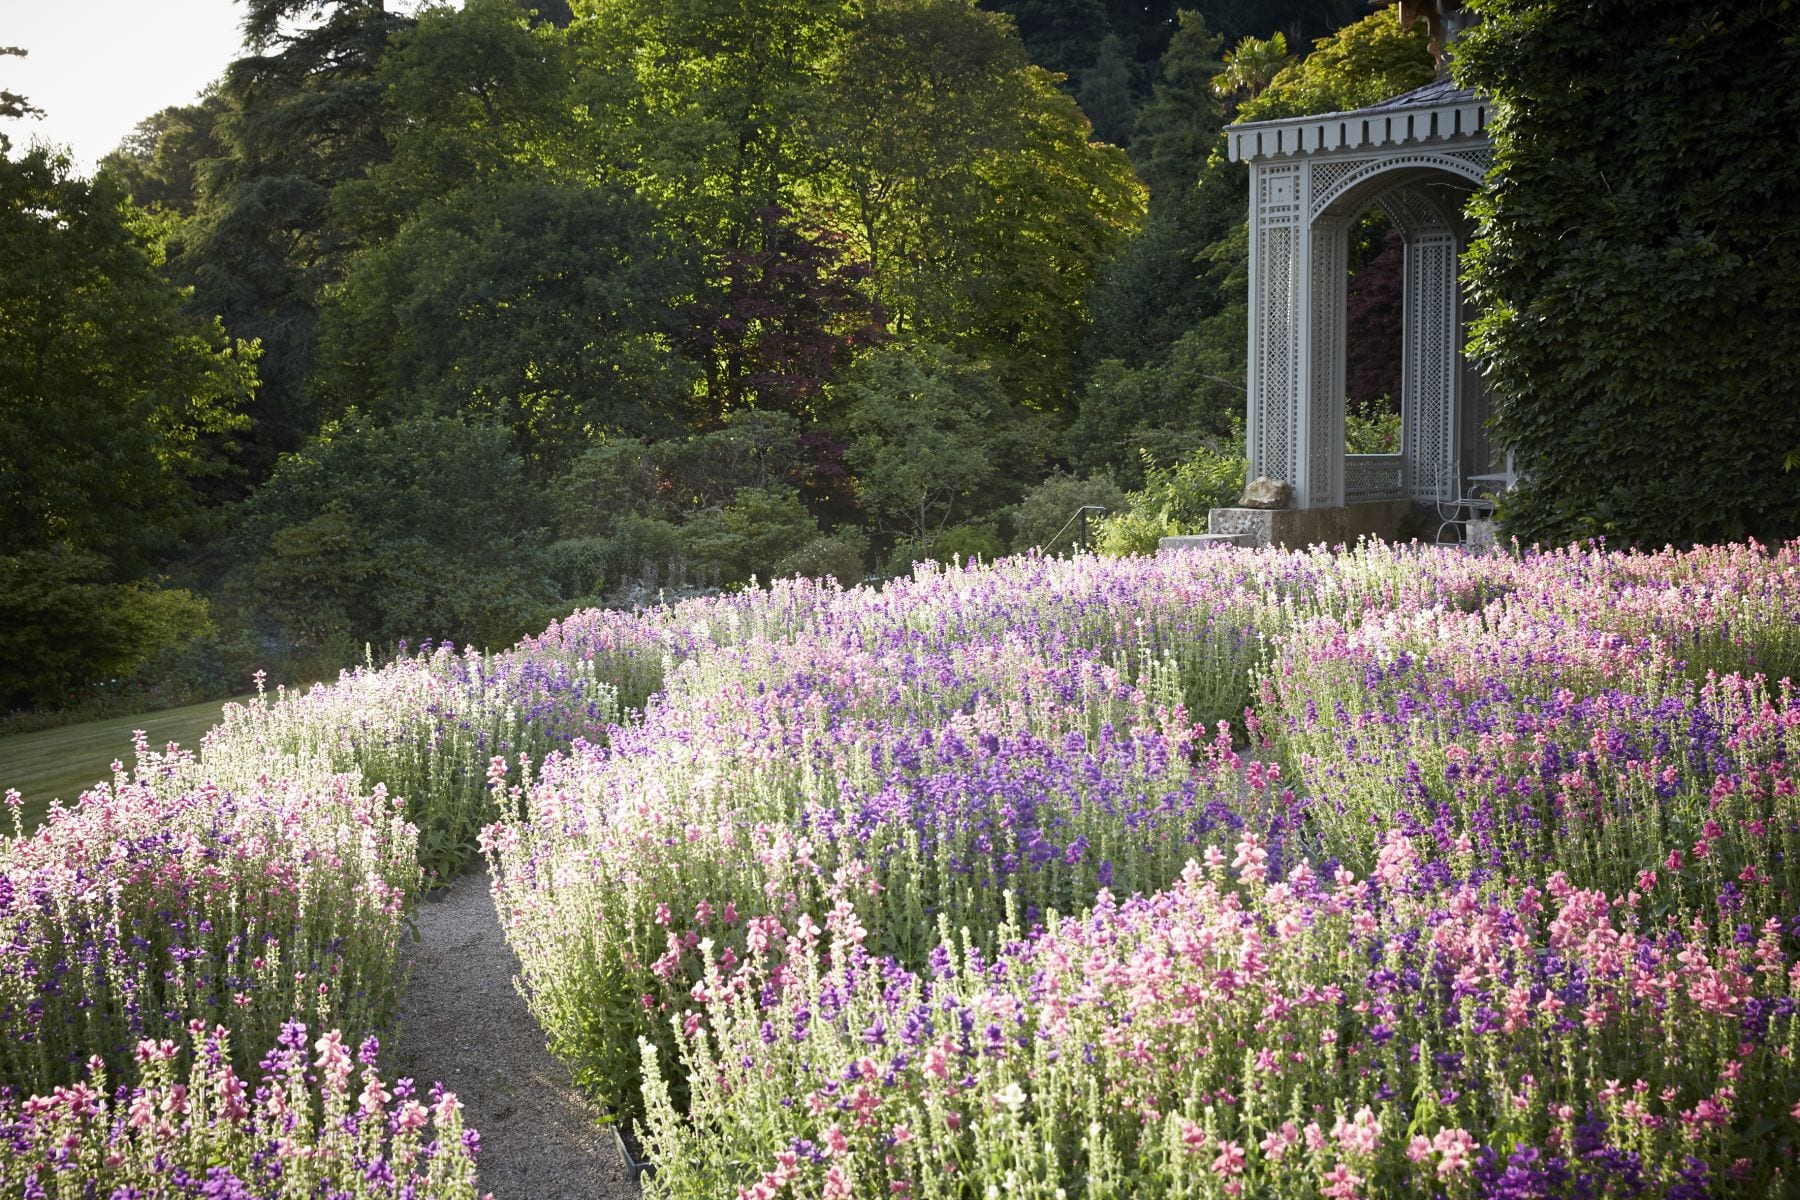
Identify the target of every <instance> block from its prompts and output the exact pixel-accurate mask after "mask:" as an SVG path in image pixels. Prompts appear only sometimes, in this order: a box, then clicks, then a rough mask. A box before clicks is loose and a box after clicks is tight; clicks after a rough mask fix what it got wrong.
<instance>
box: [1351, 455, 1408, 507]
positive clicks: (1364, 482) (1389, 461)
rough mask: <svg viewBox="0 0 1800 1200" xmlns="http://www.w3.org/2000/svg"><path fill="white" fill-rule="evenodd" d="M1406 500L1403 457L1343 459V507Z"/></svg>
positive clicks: (1404, 460) (1381, 456)
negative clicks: (1368, 502) (1373, 501)
mask: <svg viewBox="0 0 1800 1200" xmlns="http://www.w3.org/2000/svg"><path fill="white" fill-rule="evenodd" d="M1405 497H1406V456H1405V455H1404V454H1347V455H1345V456H1344V503H1345V504H1361V503H1364V502H1366V501H1370V500H1402V499H1404V498H1405Z"/></svg>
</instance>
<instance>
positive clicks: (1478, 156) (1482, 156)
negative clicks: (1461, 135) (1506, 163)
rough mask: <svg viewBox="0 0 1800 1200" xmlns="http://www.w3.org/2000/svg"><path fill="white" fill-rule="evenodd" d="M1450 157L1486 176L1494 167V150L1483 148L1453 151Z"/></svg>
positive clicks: (1488, 147) (1487, 147)
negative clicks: (1489, 169)
mask: <svg viewBox="0 0 1800 1200" xmlns="http://www.w3.org/2000/svg"><path fill="white" fill-rule="evenodd" d="M1449 157H1451V158H1457V159H1461V160H1462V161H1463V162H1466V163H1468V164H1469V165H1470V166H1472V167H1475V168H1476V169H1478V170H1479V171H1480V172H1481V173H1482V174H1483V175H1486V174H1487V173H1488V168H1490V167H1492V166H1493V165H1494V148H1493V147H1492V146H1482V147H1479V148H1478V149H1474V150H1452V151H1450V152H1449Z"/></svg>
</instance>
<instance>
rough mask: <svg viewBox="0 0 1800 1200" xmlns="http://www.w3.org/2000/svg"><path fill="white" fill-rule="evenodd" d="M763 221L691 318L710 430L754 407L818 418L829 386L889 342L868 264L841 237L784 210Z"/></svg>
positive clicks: (763, 213)
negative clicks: (846, 366) (868, 287)
mask: <svg viewBox="0 0 1800 1200" xmlns="http://www.w3.org/2000/svg"><path fill="white" fill-rule="evenodd" d="M756 222H757V224H756V226H755V227H754V228H753V229H752V231H751V236H750V237H749V238H748V239H747V242H748V245H747V246H746V247H745V248H743V249H736V250H731V251H728V252H727V253H726V254H725V256H724V259H723V261H722V263H721V264H720V271H719V280H718V284H717V286H716V287H715V288H714V289H712V290H711V291H710V292H709V293H707V294H704V295H702V296H701V298H700V299H699V300H697V301H696V302H695V303H694V304H693V305H691V306H690V309H689V312H690V314H691V316H692V319H693V325H692V329H691V333H690V335H689V338H688V342H689V349H690V350H691V351H692V352H693V353H694V354H695V357H696V358H698V359H699V360H700V361H701V362H703V363H705V364H706V371H707V375H706V411H705V412H703V413H701V414H700V418H701V422H702V423H703V424H714V423H716V422H717V421H718V420H719V419H720V418H721V417H722V416H723V415H724V414H725V413H727V412H731V411H734V410H736V409H740V408H745V407H755V408H764V409H774V410H778V411H782V412H788V413H792V414H793V415H794V416H797V417H801V418H807V419H816V418H817V417H818V416H819V415H820V414H819V413H818V411H817V407H818V400H819V396H820V393H821V392H822V390H823V388H824V385H825V383H826V382H827V381H828V380H830V379H831V377H832V376H833V375H834V374H835V373H836V372H837V369H838V367H839V366H841V365H842V364H843V363H844V362H845V361H847V360H848V358H849V356H850V355H851V354H852V353H853V352H854V351H855V350H856V349H857V348H858V347H860V346H863V345H866V344H869V343H871V342H874V341H876V340H878V339H879V338H880V337H882V336H883V333H884V331H883V328H882V325H881V321H880V317H879V314H878V313H877V311H876V309H875V305H874V303H873V302H872V301H871V300H870V298H869V296H868V294H867V293H866V292H865V291H864V290H863V286H862V284H863V281H864V280H865V279H866V278H867V277H868V273H869V269H868V265H867V264H866V263H861V262H856V261H853V260H851V259H850V258H849V255H848V253H847V250H846V247H845V245H844V239H843V236H842V235H841V234H838V233H834V232H832V231H830V230H813V229H808V228H805V227H803V226H802V225H800V224H799V223H798V222H796V221H794V220H792V219H790V214H789V213H788V212H786V211H785V210H784V209H780V208H765V209H762V210H760V211H759V212H758V213H757V214H756Z"/></svg>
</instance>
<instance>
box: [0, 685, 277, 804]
mask: <svg viewBox="0 0 1800 1200" xmlns="http://www.w3.org/2000/svg"><path fill="white" fill-rule="evenodd" d="M247 699H249V697H247V696H239V697H237V702H239V703H242V702H243V701H245V700H247ZM229 703H232V701H228V700H208V701H205V702H204V703H201V704H189V705H184V706H183V707H181V708H167V709H163V710H162V711H161V712H151V713H137V714H134V715H132V716H129V717H108V718H107V719H105V720H103V721H88V722H86V723H84V724H81V725H64V726H61V727H60V728H57V729H44V730H39V731H38V732H36V733H19V734H14V735H12V736H11V737H3V738H0V789H5V788H17V789H18V790H19V794H20V795H22V796H23V797H24V798H25V808H24V816H25V827H26V828H27V829H34V828H36V827H37V825H38V823H39V822H40V821H42V820H43V819H44V813H45V811H46V810H47V809H48V808H49V807H50V801H51V800H52V799H56V798H60V799H61V800H62V801H63V803H64V804H73V803H74V802H75V800H76V798H77V797H78V796H80V795H81V793H82V792H84V791H86V790H87V789H88V788H91V787H93V786H94V784H95V783H98V782H99V781H101V780H103V779H105V780H110V779H111V778H112V764H113V761H114V760H115V759H118V760H123V761H124V762H125V764H126V766H130V765H131V732H132V730H134V729H142V730H143V731H144V732H145V733H146V734H148V735H149V739H150V745H151V746H152V747H154V748H157V749H161V748H162V747H163V746H164V745H165V744H167V743H169V742H180V743H181V744H182V745H184V746H192V747H198V746H199V744H200V737H201V735H202V734H204V733H205V732H206V731H207V730H208V729H211V728H212V727H213V726H214V725H216V724H218V723H219V714H220V711H221V710H222V709H223V708H224V707H225V705H226V704H229Z"/></svg>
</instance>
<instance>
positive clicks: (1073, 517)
mask: <svg viewBox="0 0 1800 1200" xmlns="http://www.w3.org/2000/svg"><path fill="white" fill-rule="evenodd" d="M1111 511H1112V509H1110V508H1108V507H1106V506H1105V505H1104V504H1084V505H1082V506H1081V507H1080V508H1078V509H1076V510H1075V511H1074V512H1073V513H1070V514H1069V519H1068V520H1066V521H1064V522H1063V523H1062V528H1061V529H1058V530H1057V531H1056V532H1055V533H1053V534H1051V535H1050V536H1049V537H1047V538H1045V539H1044V544H1045V545H1046V546H1054V545H1056V539H1057V538H1059V537H1061V536H1062V535H1063V534H1064V533H1066V532H1067V531H1068V528H1069V526H1071V525H1073V524H1074V523H1075V522H1076V521H1077V520H1080V522H1081V549H1082V550H1083V552H1086V551H1088V550H1091V549H1092V548H1093V547H1092V546H1090V545H1089V544H1088V541H1089V539H1088V514H1089V513H1099V514H1101V515H1102V516H1105V515H1106V514H1107V513H1109V512H1111Z"/></svg>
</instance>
